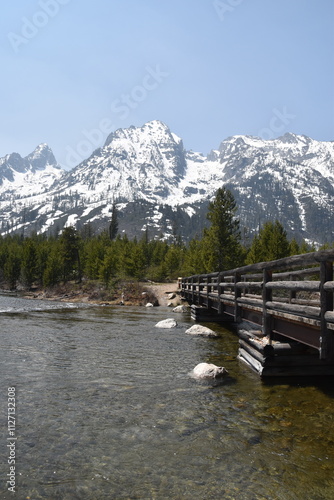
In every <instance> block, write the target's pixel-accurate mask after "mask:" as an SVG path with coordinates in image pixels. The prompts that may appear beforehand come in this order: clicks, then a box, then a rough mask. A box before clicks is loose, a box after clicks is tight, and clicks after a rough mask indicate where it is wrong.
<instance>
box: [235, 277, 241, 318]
mask: <svg viewBox="0 0 334 500" xmlns="http://www.w3.org/2000/svg"><path fill="white" fill-rule="evenodd" d="M240 280H241V274H240V273H235V274H234V321H235V322H236V323H240V322H241V308H240V305H239V303H238V298H239V297H241V288H237V283H238V281H240Z"/></svg>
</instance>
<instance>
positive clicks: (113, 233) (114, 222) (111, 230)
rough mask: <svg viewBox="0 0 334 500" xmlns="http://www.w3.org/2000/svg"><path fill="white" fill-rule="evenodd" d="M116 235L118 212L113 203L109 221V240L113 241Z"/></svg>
mask: <svg viewBox="0 0 334 500" xmlns="http://www.w3.org/2000/svg"><path fill="white" fill-rule="evenodd" d="M117 233H118V211H117V208H116V205H115V203H113V204H112V209H111V221H110V224H109V238H110V239H111V241H113V240H114V239H115V238H116V236H117Z"/></svg>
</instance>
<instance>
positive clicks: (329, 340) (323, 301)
mask: <svg viewBox="0 0 334 500" xmlns="http://www.w3.org/2000/svg"><path fill="white" fill-rule="evenodd" d="M332 280H333V262H329V261H326V262H321V264H320V328H321V337H320V353H319V354H320V359H328V360H329V359H332V360H333V358H334V349H333V347H334V345H333V331H332V330H329V329H328V328H327V321H326V319H325V314H326V312H327V311H333V291H328V290H325V289H324V284H325V283H326V281H332Z"/></svg>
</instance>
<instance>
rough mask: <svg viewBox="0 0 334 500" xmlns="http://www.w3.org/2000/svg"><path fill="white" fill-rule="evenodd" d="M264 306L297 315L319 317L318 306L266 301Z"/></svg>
mask: <svg viewBox="0 0 334 500" xmlns="http://www.w3.org/2000/svg"><path fill="white" fill-rule="evenodd" d="M266 307H267V308H268V309H274V310H276V311H287V312H289V313H292V314H297V315H299V316H306V317H308V318H320V308H319V307H312V306H303V305H301V306H300V305H298V304H284V303H283V302H274V301H268V302H266Z"/></svg>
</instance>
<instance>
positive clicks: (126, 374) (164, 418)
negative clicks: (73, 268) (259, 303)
mask: <svg viewBox="0 0 334 500" xmlns="http://www.w3.org/2000/svg"><path fill="white" fill-rule="evenodd" d="M168 317H175V318H176V319H177V321H178V327H177V328H175V329H172V330H162V329H158V328H156V327H155V324H156V323H157V322H158V321H160V320H162V319H165V318H168ZM0 322H1V341H0V344H1V351H0V352H1V354H0V356H1V359H0V361H1V362H0V371H1V381H2V383H1V387H0V404H1V413H0V414H1V419H2V423H1V429H2V446H1V447H2V457H3V458H2V461H1V478H2V484H1V490H0V494H1V498H3V499H12V498H17V499H19V500H21V499H31V500H38V499H48V500H56V499H59V500H75V499H78V500H86V499H87V500H95V499H96V500H102V499H117V500H122V499H145V500H146V499H157V500H166V499H186V500H188V499H189V500H196V499H198V500H203V499H205V500H207V499H236V500H243V499H245V500H258V499H275V500H276V499H278V500H280V499H281V500H295V499H300V500H307V499H312V500H323V499H331V500H332V499H333V498H334V474H333V472H334V428H333V419H334V385H333V378H328V379H316V378H313V379H305V378H303V379H301V378H297V379H291V378H289V379H280V380H277V379H276V380H273V381H270V382H264V381H261V379H260V378H259V377H258V376H257V375H256V374H254V373H253V372H252V371H250V370H249V369H248V368H247V367H246V366H244V365H243V364H241V363H240V362H239V361H238V360H237V359H236V355H237V350H238V340H237V337H236V335H235V334H234V333H232V332H230V331H228V330H226V329H224V328H223V327H221V326H217V325H212V324H211V325H208V326H210V327H212V328H214V329H215V330H216V332H217V333H219V338H218V339H207V338H194V337H192V336H190V335H187V334H185V330H186V328H187V327H189V325H191V324H192V321H191V319H190V318H189V317H188V316H187V315H184V314H175V313H173V312H171V310H170V309H167V308H164V307H158V308H151V309H146V308H141V307H137V308H135V307H97V306H87V305H80V304H79V305H78V304H75V305H74V304H66V303H57V302H43V301H38V300H25V299H21V298H17V297H12V296H0ZM202 361H208V362H213V363H215V364H217V365H223V366H225V367H226V368H227V369H228V371H229V376H228V377H227V379H224V380H223V381H222V382H203V381H202V382H199V381H197V380H195V379H193V378H192V377H191V376H190V372H191V370H192V368H193V367H194V366H195V365H196V364H197V363H199V362H202ZM8 388H14V389H15V402H16V407H15V417H16V421H15V437H16V438H17V439H16V440H15V441H13V440H10V438H9V431H8V428H7V406H8V405H7V402H8V399H7V398H8ZM12 395H13V394H12ZM13 436H14V434H13ZM8 443H9V446H7V445H8ZM11 444H12V445H13V448H15V451H14V452H12V455H11V456H12V458H13V457H14V462H15V470H14V472H15V481H14V482H15V494H13V492H11V491H8V487H9V486H10V484H9V483H6V478H7V474H9V473H10V465H9V464H8V458H9V456H10V450H11V448H10V445H11ZM13 453H15V456H14V455H13ZM9 477H10V476H9ZM12 479H13V470H12Z"/></svg>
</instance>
